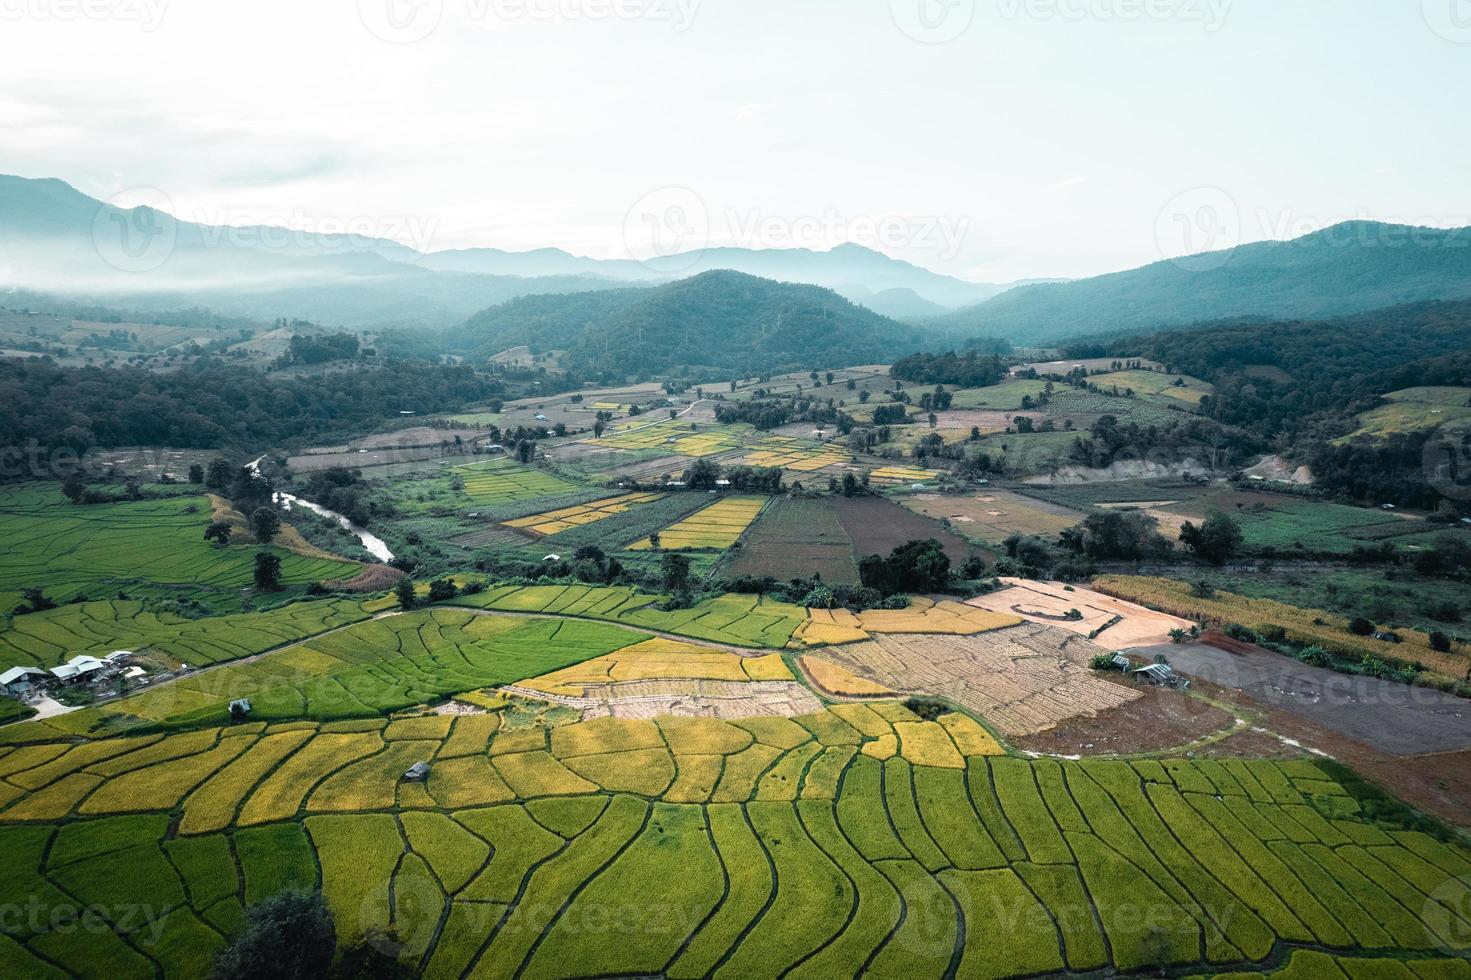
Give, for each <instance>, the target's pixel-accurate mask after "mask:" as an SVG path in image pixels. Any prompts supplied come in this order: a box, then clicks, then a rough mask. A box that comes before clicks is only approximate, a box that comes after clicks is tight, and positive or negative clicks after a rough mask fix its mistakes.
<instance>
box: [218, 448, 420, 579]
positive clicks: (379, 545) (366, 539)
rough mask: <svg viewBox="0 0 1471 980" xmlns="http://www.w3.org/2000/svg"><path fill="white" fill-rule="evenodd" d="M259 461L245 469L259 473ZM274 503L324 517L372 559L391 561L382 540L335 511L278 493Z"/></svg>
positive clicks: (289, 509)
mask: <svg viewBox="0 0 1471 980" xmlns="http://www.w3.org/2000/svg"><path fill="white" fill-rule="evenodd" d="M261 459H265V457H264V456H262V457H261V458H260V459H258V460H256V461H255V462H253V463H251V464H250V465H249V466H248V467H247V469H249V470H251V471H252V472H254V473H259V472H260V463H261ZM276 503H278V504H280V505H281V506H283V507H284V508H285V509H286V512H287V513H288V514H289V513H290V512H291V509H292V508H293V507H304V508H305V509H307V510H309V511H311V512H312V513H313V514H316V515H318V516H320V517H325V518H327V519H328V520H332V521H336V522H337V523H338V524H340V525H342V526H343V527H344V528H345V529H347V531H348V532H349V533H350V534H352V536H353V537H355V538H357V539H358V541H360V542H361V543H362V546H363V550H364V551H366V552H367V553H368V554H370V555H372V556H373V557H374V558H376V559H378V560H379V561H381V562H383V563H385V564H387V563H388V562H391V561H393V552H392V551H390V550H388V545H387V544H386V543H385V542H384V541H383V539H382V538H380V537H378V536H377V535H376V534H373V533H372V532H370V531H365V530H363V529H362V528H360V527H358V526H357V525H356V524H354V523H353V522H352V521H350V520H348V519H347V518H346V517H343V516H342V515H341V514H339V513H337V512H336V511H335V510H328V509H327V508H325V507H323V506H322V505H320V504H314V503H312V502H311V501H310V500H302V499H301V498H300V497H296V496H292V495H291V494H289V493H281V492H280V491H277V492H276Z"/></svg>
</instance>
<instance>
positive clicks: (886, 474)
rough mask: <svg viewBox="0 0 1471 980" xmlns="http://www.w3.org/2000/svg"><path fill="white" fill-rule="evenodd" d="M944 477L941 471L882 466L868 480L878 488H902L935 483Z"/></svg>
mask: <svg viewBox="0 0 1471 980" xmlns="http://www.w3.org/2000/svg"><path fill="white" fill-rule="evenodd" d="M943 475H944V474H943V473H941V472H940V471H939V470H924V469H918V468H916V467H913V466H880V467H879V468H878V469H876V470H873V471H871V472H870V473H869V474H868V478H869V479H870V480H871V481H873V483H874V484H875V485H877V486H881V487H900V486H910V485H912V484H915V483H933V482H935V481H936V480H938V479H939V478H940V477H941V476H943Z"/></svg>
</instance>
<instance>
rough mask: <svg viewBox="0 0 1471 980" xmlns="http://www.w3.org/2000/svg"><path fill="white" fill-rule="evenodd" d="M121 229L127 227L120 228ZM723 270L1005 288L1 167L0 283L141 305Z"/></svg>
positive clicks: (538, 287)
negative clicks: (275, 203)
mask: <svg viewBox="0 0 1471 980" xmlns="http://www.w3.org/2000/svg"><path fill="white" fill-rule="evenodd" d="M119 236H121V237H119ZM715 269H731V270H733V271H739V272H745V273H748V274H751V275H756V276H760V277H763V278H769V279H775V280H779V281H789V282H798V283H807V284H811V285H819V286H825V287H828V288H832V289H835V290H836V291H838V292H839V293H842V294H843V295H845V296H847V297H849V298H850V299H864V298H867V297H871V296H874V295H877V294H883V293H885V292H887V291H890V290H896V289H898V290H910V291H912V292H914V293H915V294H916V295H917V296H919V297H921V302H922V303H923V304H932V305H933V306H936V307H941V308H942V309H940V310H936V309H933V308H931V307H930V306H923V305H922V306H918V307H916V311H917V312H922V313H936V312H944V311H945V310H949V309H954V308H958V307H960V306H964V305H966V304H970V303H976V302H979V301H981V300H984V299H987V298H989V297H991V296H994V295H997V294H998V293H1000V292H1001V291H1002V290H1004V289H1006V288H1007V287H1006V286H1002V285H988V284H983V283H971V282H966V281H964V280H961V279H956V278H954V277H951V276H945V275H941V274H939V273H935V272H931V271H929V270H927V269H923V268H921V267H919V266H917V265H913V264H912V263H909V262H904V261H902V260H898V259H893V258H890V257H888V256H886V255H883V254H882V253H879V252H876V251H873V250H872V249H868V248H864V247H861V246H858V245H842V246H839V247H837V248H834V249H831V250H829V251H825V252H817V251H811V250H807V249H765V250H763V249H742V248H710V249H703V250H700V251H696V252H691V253H686V254H683V255H675V256H670V257H668V258H664V259H658V260H653V261H650V262H647V263H641V262H635V261H632V260H620V259H611V260H603V259H594V258H587V257H582V256H576V255H573V254H571V253H570V252H567V251H564V250H562V249H556V248H543V249H535V250H532V251H528V252H510V251H505V250H502V249H493V248H477V249H459V250H450V251H441V252H430V253H424V252H419V251H416V250H415V249H412V248H409V247H408V246H405V245H402V244H400V243H398V242H394V241H390V240H388V239H385V238H375V237H366V236H356V235H343V234H320V233H314V232H307V231H297V230H289V229H282V228H277V227H265V226H243V227H224V226H215V225H208V224H199V223H195V222H190V221H185V220H181V219H178V218H175V217H173V216H172V215H169V214H166V213H164V212H162V211H157V210H153V209H150V208H131V209H123V208H117V207H114V206H112V205H110V204H107V203H104V202H101V201H97V200H95V199H93V198H91V197H88V196H87V195H86V194H83V193H82V192H80V191H78V190H76V189H75V188H74V187H72V186H71V185H69V184H67V183H65V182H64V181H61V180H56V179H49V178H48V179H39V180H32V179H27V178H21V177H9V176H0V288H5V287H9V288H21V289H29V290H35V291H38V292H52V293H57V294H60V295H66V296H71V297H75V296H87V297H91V298H99V299H110V300H116V299H118V298H119V297H121V296H124V295H126V296H127V297H128V305H130V306H132V307H160V306H168V305H175V306H177V305H196V304H197V305H202V306H208V307H210V308H214V309H217V310H220V311H222V312H225V313H229V314H232V315H240V316H251V317H259V318H266V319H273V318H275V317H276V316H290V317H302V318H306V319H312V320H317V321H320V322H323V323H328V324H335V325H341V326H349V327H358V328H374V327H382V326H392V325H411V326H412V325H419V326H424V325H428V326H447V325H450V324H454V323H459V322H461V321H463V320H464V319H465V318H466V317H468V316H471V315H472V314H474V313H475V312H476V311H478V310H481V309H484V308H486V307H488V306H492V305H495V304H497V303H501V302H504V301H506V300H508V299H513V298H515V297H517V296H523V295H534V294H542V293H569V292H578V291H587V290H596V289H606V288H611V287H614V286H617V285H639V286H649V287H652V286H658V285H663V284H665V283H668V282H672V281H674V280H676V279H682V278H688V277H691V276H695V275H699V274H700V273H702V272H706V271H712V270H715Z"/></svg>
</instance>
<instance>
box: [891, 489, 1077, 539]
mask: <svg viewBox="0 0 1471 980" xmlns="http://www.w3.org/2000/svg"><path fill="white" fill-rule="evenodd" d="M902 502H903V504H904V506H905V507H908V508H909V509H910V510H912V511H915V512H916V513H920V514H923V515H925V516H926V517H933V518H935V519H936V520H948V521H949V522H950V524H951V526H953V527H954V528H955V529H956V530H958V531H959V532H960V533H962V534H965V535H967V536H969V537H975V538H979V539H981V540H982V541H985V542H987V543H988V544H997V545H999V544H1001V543H1002V542H1003V541H1005V540H1006V539H1007V538H1009V537H1011V535H1013V534H1035V535H1041V536H1043V537H1054V536H1056V535H1058V534H1061V533H1062V532H1063V531H1065V530H1067V529H1068V528H1070V527H1073V526H1074V525H1076V524H1078V522H1080V521H1081V520H1082V519H1083V515H1082V514H1079V513H1078V512H1076V511H1072V510H1069V509H1067V508H1066V507H1059V506H1057V505H1056V504H1049V503H1045V502H1043V501H1040V500H1032V499H1030V498H1027V497H1023V496H1022V495H1021V494H1016V493H1011V492H1009V491H1006V490H988V491H985V492H983V493H978V494H974V495H971V496H965V497H942V496H939V495H938V494H928V493H921V494H912V495H910V496H907V497H905V498H904V499H903V501H902Z"/></svg>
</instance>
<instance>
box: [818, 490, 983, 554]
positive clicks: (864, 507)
mask: <svg viewBox="0 0 1471 980" xmlns="http://www.w3.org/2000/svg"><path fill="white" fill-rule="evenodd" d="M832 506H833V509H834V511H836V513H837V515H838V523H840V524H841V525H842V526H843V530H844V531H846V532H847V533H848V537H849V539H850V540H852V542H853V555H854V557H856V558H859V559H862V558H864V557H866V556H868V555H885V556H887V555H888V554H889V552H891V551H893V550H894V549H895V548H898V547H900V546H902V545H905V544H908V543H909V542H910V541H923V540H925V539H926V538H934V539H935V540H936V541H938V542H940V544H941V545H942V546H943V547H944V549H945V554H947V555H949V556H950V562H951V564H953V565H959V564H961V563H963V562H964V561H965V560H966V559H967V558H969V557H970V556H971V555H980V556H982V557H986V556H987V555H988V553H987V552H985V551H983V550H982V549H981V548H979V547H977V546H976V545H973V544H971V543H970V542H969V541H966V540H965V539H964V538H961V537H960V536H959V535H957V534H955V533H954V532H953V531H948V530H946V529H945V528H944V527H942V526H941V525H940V522H939V521H937V520H933V519H931V518H928V517H925V516H924V515H923V514H917V513H915V512H913V511H910V510H906V509H905V508H903V507H901V506H900V505H898V504H896V503H894V501H892V500H888V499H886V498H884V497H845V498H843V499H840V500H834V501H833V502H832Z"/></svg>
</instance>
